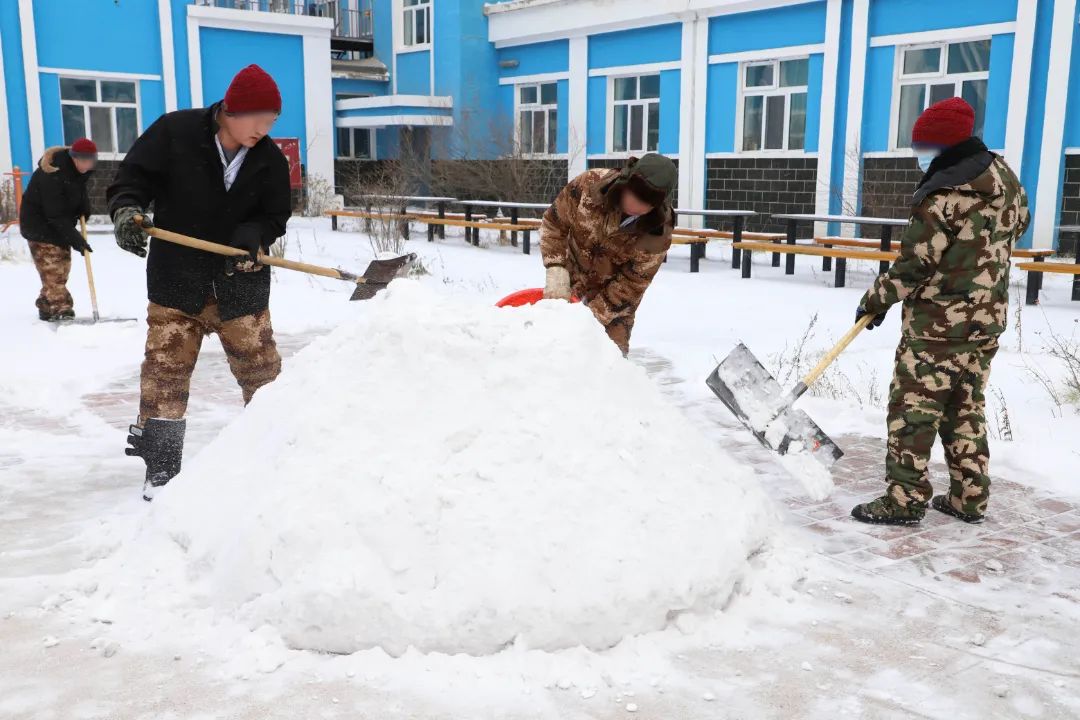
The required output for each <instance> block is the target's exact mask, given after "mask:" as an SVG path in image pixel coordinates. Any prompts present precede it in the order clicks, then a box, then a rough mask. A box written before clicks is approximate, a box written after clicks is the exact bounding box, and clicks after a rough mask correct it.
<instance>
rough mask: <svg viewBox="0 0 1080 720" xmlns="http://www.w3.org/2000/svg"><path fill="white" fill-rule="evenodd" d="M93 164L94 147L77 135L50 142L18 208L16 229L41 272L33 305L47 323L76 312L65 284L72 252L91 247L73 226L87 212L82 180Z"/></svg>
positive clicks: (63, 318) (87, 177) (88, 173)
mask: <svg viewBox="0 0 1080 720" xmlns="http://www.w3.org/2000/svg"><path fill="white" fill-rule="evenodd" d="M96 164H97V146H96V145H94V143H93V141H92V140H90V139H89V138H79V139H78V140H76V141H75V142H73V143H71V146H70V147H64V146H62V145H61V146H57V147H51V148H49V149H48V150H46V151H45V152H44V154H42V156H41V160H39V161H38V168H37V169H36V170H34V174H33V175H32V176H31V177H30V184H29V185H28V186H27V187H26V194H25V195H23V201H22V205H21V206H20V208H19V230H20V231H21V232H22V236H23V237H24V238H26V241H27V243H28V244H29V245H30V256H31V257H32V258H33V259H34V267H36V268H37V271H38V275H39V276H40V277H41V292H39V293H38V297H37V301H36V302H35V304H36V305H37V309H38V317H39V318H40V319H42V320H45V321H46V322H56V321H65V320H69V319H71V318H73V317H75V308H74V301H73V300H72V299H71V293H69V292H68V289H67V280H68V275H69V274H70V273H71V251H72V250H75V251H77V252H79V253H81V254H85V253H88V252H92V251H91V249H90V245H88V244H87V242H86V238H84V237H83V236H82V233H81V232H80V231H79V230H78V229H77V226H78V224H79V218H80V217H86V216H88V215H89V214H90V199H89V197H88V196H87V192H86V183H87V180H89V178H90V174H91V173H92V172H93V170H94V165H96Z"/></svg>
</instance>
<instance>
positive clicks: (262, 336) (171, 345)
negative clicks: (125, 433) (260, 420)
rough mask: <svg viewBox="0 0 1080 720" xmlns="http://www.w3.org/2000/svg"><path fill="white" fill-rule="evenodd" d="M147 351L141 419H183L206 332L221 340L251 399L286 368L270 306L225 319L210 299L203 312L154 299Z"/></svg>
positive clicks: (148, 315) (148, 321) (148, 317)
mask: <svg viewBox="0 0 1080 720" xmlns="http://www.w3.org/2000/svg"><path fill="white" fill-rule="evenodd" d="M146 324H147V325H148V326H149V327H148V330H147V333H146V356H145V358H144V359H143V364H142V396H141V399H140V402H139V424H140V425H142V424H143V423H144V422H145V421H146V420H147V419H148V418H164V419H168V420H179V419H181V418H182V417H184V413H185V412H186V411H187V404H188V393H189V390H190V387H191V373H192V372H193V371H194V370H195V361H196V360H198V358H199V349H200V348H201V347H202V341H203V337H205V336H206V335H210V334H211V333H214V334H216V335H217V336H218V338H220V340H221V347H222V348H223V349H224V350H225V357H226V358H227V359H228V361H229V369H230V370H232V374H233V377H235V378H236V382H237V383H239V385H240V389H241V390H242V391H243V394H244V403H245V404H247V403H249V402H251V398H252V396H253V395H254V394H255V391H256V390H258V389H259V388H261V387H262V386H263V385H266V384H267V383H269V382H271V381H272V380H274V378H276V377H277V376H278V373H280V372H281V356H280V355H279V354H278V351H277V345H275V343H274V331H273V328H272V327H271V325H270V311H269V310H268V309H267V310H263V311H262V312H259V313H256V314H254V315H244V316H242V317H238V318H234V319H232V320H222V319H221V318H220V316H219V315H218V306H217V303H216V302H215V301H213V300H211V301H209V302H208V303H207V305H206V307H205V308H203V310H202V312H200V313H199V314H198V315H188V314H187V313H185V312H182V311H180V310H176V309H173V308H167V307H163V306H161V305H158V304H156V303H150V306H149V308H147V313H146Z"/></svg>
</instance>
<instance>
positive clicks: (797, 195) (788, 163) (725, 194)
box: [705, 157, 817, 232]
mask: <svg viewBox="0 0 1080 720" xmlns="http://www.w3.org/2000/svg"><path fill="white" fill-rule="evenodd" d="M705 167H706V172H705V174H706V181H705V182H706V184H705V207H706V209H709V210H753V211H755V212H757V213H763V214H766V215H771V214H773V213H812V212H814V209H815V191H816V189H817V158H809V157H808V158H712V159H710V160H708V161H706V166H705ZM708 224H709V225H710V226H711V227H718V226H719V225H717V222H716V221H710V222H709V223H708ZM724 224H730V223H727V222H726V221H725V223H724ZM746 229H747V230H753V231H755V232H784V231H785V230H786V229H787V227H786V224H785V223H784V222H782V221H779V222H777V221H772V220H770V219H769V218H767V217H764V218H762V217H757V218H750V219H749V220H748V221H747V223H746Z"/></svg>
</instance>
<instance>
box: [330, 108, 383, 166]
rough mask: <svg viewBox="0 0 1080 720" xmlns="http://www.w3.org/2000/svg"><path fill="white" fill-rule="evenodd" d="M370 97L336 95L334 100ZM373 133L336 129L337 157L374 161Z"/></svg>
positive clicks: (363, 129)
mask: <svg viewBox="0 0 1080 720" xmlns="http://www.w3.org/2000/svg"><path fill="white" fill-rule="evenodd" d="M367 97H371V95H364V94H361V93H336V94H335V95H334V100H335V101H338V102H340V101H341V100H356V99H359V98H367ZM374 149H375V131H374V130H372V129H370V128H338V129H337V156H338V157H339V158H351V159H355V160H374V159H375V155H374Z"/></svg>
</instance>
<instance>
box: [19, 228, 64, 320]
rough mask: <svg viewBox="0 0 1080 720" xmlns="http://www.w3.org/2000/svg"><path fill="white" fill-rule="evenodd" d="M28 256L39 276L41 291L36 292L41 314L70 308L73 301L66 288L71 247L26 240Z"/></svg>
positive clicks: (53, 313) (50, 313) (36, 303)
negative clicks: (28, 246) (31, 259)
mask: <svg viewBox="0 0 1080 720" xmlns="http://www.w3.org/2000/svg"><path fill="white" fill-rule="evenodd" d="M28 242H29V245H30V257H32V258H33V259H34V267H36V268H37V271H38V275H39V276H40V277H41V292H39V293H38V298H37V301H36V302H35V303H34V304H35V305H37V309H38V310H40V311H41V314H42V315H48V316H53V315H56V314H57V313H61V312H64V311H65V310H71V309H72V308H73V307H74V303H73V301H72V299H71V293H69V292H68V289H67V281H68V275H70V274H71V249H70V248H66V247H60V246H58V245H52V244H50V243H43V242H35V241H33V240H30V241H28Z"/></svg>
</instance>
